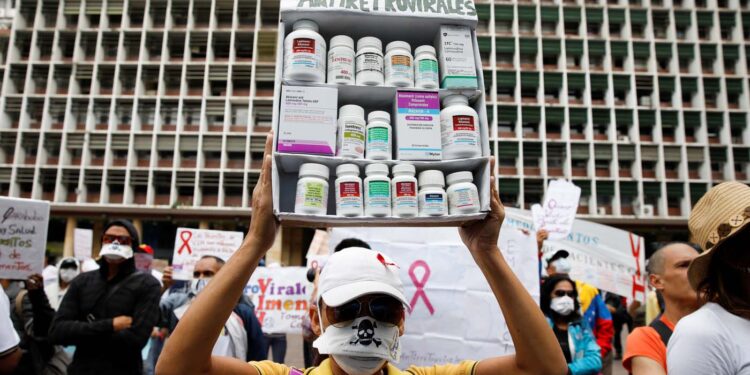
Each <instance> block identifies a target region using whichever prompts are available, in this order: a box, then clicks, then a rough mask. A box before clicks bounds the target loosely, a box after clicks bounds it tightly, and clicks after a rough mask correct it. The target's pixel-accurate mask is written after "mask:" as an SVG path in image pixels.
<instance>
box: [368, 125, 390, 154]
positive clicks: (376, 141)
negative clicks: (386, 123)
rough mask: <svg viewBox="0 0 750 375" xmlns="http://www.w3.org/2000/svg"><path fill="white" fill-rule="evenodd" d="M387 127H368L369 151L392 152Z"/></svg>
mask: <svg viewBox="0 0 750 375" xmlns="http://www.w3.org/2000/svg"><path fill="white" fill-rule="evenodd" d="M389 145H390V142H389V139H388V129H387V128H370V129H367V151H368V152H390V147H388V146H389Z"/></svg>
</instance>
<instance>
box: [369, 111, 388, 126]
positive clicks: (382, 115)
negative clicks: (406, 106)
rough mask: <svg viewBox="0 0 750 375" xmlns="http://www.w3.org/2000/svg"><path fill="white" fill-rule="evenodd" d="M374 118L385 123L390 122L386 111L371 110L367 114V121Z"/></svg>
mask: <svg viewBox="0 0 750 375" xmlns="http://www.w3.org/2000/svg"><path fill="white" fill-rule="evenodd" d="M375 119H379V120H384V121H385V122H387V123H389V124H390V123H391V114H390V113H388V112H386V111H372V112H370V113H369V114H368V115H367V122H370V121H373V120H375Z"/></svg>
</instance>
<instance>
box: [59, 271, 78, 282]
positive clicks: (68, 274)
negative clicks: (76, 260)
mask: <svg viewBox="0 0 750 375" xmlns="http://www.w3.org/2000/svg"><path fill="white" fill-rule="evenodd" d="M76 276H78V270H77V269H72V268H65V269H62V270H60V280H62V281H64V282H66V283H69V282H70V281H71V280H73V279H74V278H75V277H76Z"/></svg>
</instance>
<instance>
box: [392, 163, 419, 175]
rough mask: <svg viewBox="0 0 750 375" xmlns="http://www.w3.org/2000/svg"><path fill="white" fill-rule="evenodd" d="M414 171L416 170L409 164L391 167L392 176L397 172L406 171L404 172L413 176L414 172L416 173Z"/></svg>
mask: <svg viewBox="0 0 750 375" xmlns="http://www.w3.org/2000/svg"><path fill="white" fill-rule="evenodd" d="M416 171H417V170H416V169H415V168H414V166H413V165H411V164H398V165H395V166H394V167H393V175H394V176H395V175H397V174H402V173H406V174H410V175H412V176H414V173H416Z"/></svg>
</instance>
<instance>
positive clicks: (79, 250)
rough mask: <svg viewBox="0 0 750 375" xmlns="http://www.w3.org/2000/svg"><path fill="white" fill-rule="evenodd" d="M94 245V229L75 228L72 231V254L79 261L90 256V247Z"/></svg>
mask: <svg viewBox="0 0 750 375" xmlns="http://www.w3.org/2000/svg"><path fill="white" fill-rule="evenodd" d="M93 246H94V231H93V230H91V229H83V228H76V229H75V231H73V255H74V256H75V257H76V259H78V260H79V261H84V260H86V259H89V258H91V248H92V247H93Z"/></svg>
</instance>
